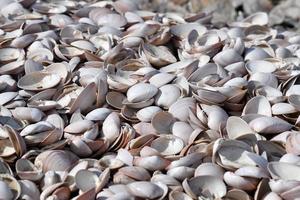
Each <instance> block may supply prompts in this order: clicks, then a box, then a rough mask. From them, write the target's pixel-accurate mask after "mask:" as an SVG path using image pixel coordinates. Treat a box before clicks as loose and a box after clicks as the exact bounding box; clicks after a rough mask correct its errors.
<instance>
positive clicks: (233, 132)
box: [226, 116, 253, 139]
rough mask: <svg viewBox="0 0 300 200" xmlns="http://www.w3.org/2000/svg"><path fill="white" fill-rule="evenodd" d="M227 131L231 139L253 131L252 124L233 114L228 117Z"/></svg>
mask: <svg viewBox="0 0 300 200" xmlns="http://www.w3.org/2000/svg"><path fill="white" fill-rule="evenodd" d="M226 131H227V134H228V137H229V139H236V138H239V137H241V136H243V135H247V134H251V133H253V130H252V129H251V128H250V126H249V125H248V124H247V123H246V122H245V121H244V120H242V119H241V118H239V117H236V116H231V117H229V118H228V119H227V123H226Z"/></svg>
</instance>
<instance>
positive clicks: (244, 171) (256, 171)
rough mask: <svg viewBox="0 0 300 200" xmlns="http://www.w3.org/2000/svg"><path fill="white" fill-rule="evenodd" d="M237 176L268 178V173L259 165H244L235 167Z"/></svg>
mask: <svg viewBox="0 0 300 200" xmlns="http://www.w3.org/2000/svg"><path fill="white" fill-rule="evenodd" d="M234 173H235V174H236V175H238V176H242V177H251V178H258V179H261V178H269V175H268V174H267V173H266V172H265V171H264V170H263V169H261V168H259V167H253V166H245V167H241V168H239V169H237V170H236V171H235V172H234Z"/></svg>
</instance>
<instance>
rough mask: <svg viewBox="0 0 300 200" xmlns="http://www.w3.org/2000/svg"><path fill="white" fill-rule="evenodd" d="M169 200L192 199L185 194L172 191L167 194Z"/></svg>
mask: <svg viewBox="0 0 300 200" xmlns="http://www.w3.org/2000/svg"><path fill="white" fill-rule="evenodd" d="M169 199H170V200H179V199H182V200H192V198H191V197H190V196H189V195H187V194H186V193H183V192H180V191H172V192H170V193H169Z"/></svg>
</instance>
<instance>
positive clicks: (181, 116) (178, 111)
mask: <svg viewBox="0 0 300 200" xmlns="http://www.w3.org/2000/svg"><path fill="white" fill-rule="evenodd" d="M195 109H196V105H195V99H193V98H190V97H186V98H180V99H178V100H177V101H176V102H175V103H173V104H172V105H171V106H170V107H169V113H171V114H172V115H173V117H174V118H176V119H178V120H180V121H187V119H188V116H189V113H188V111H189V110H191V111H194V110H195Z"/></svg>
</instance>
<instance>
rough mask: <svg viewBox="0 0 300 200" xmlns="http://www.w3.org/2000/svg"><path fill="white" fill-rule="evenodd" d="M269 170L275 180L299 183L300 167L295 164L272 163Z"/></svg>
mask: <svg viewBox="0 0 300 200" xmlns="http://www.w3.org/2000/svg"><path fill="white" fill-rule="evenodd" d="M268 170H269V173H270V174H271V176H272V178H273V179H282V180H287V181H299V180H300V176H299V170H300V167H299V166H298V165H295V164H290V163H283V162H270V163H269V164H268Z"/></svg>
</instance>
